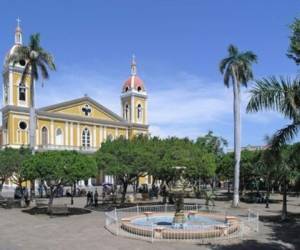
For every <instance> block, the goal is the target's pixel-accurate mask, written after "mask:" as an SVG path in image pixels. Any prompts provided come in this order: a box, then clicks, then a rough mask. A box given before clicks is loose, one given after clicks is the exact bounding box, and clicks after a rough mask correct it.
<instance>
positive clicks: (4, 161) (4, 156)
mask: <svg viewBox="0 0 300 250" xmlns="http://www.w3.org/2000/svg"><path fill="white" fill-rule="evenodd" d="M17 169H18V162H17V161H16V150H15V149H12V148H5V149H4V150H0V192H1V191H2V188H3V184H4V182H5V181H7V179H8V178H10V177H12V176H13V174H14V173H15V172H16V171H17Z"/></svg>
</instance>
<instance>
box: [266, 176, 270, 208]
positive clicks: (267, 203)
mask: <svg viewBox="0 0 300 250" xmlns="http://www.w3.org/2000/svg"><path fill="white" fill-rule="evenodd" d="M269 198H270V183H269V181H267V194H266V208H269Z"/></svg>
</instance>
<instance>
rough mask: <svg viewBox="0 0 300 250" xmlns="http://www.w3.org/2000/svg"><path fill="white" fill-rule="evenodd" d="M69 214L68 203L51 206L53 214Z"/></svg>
mask: <svg viewBox="0 0 300 250" xmlns="http://www.w3.org/2000/svg"><path fill="white" fill-rule="evenodd" d="M67 214H69V210H68V206H67V204H57V205H54V206H52V207H51V215H67Z"/></svg>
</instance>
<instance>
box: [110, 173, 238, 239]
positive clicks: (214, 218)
mask: <svg viewBox="0 0 300 250" xmlns="http://www.w3.org/2000/svg"><path fill="white" fill-rule="evenodd" d="M174 168H175V174H176V176H177V180H176V181H175V182H174V183H173V185H172V186H171V189H170V192H169V193H170V196H171V197H172V198H173V200H174V205H170V204H165V205H163V206H161V205H158V206H143V207H137V208H132V210H131V209H129V210H128V209H126V213H127V214H128V213H129V211H132V215H130V216H129V217H128V216H126V217H123V218H121V225H120V228H121V229H122V230H123V232H125V233H129V235H132V236H137V235H138V236H142V237H149V238H151V239H152V240H153V239H167V240H172V239H181V240H182V239H184V240H188V239H204V238H206V239H210V238H216V237H223V236H226V237H227V235H229V234H234V233H235V232H238V231H239V230H240V223H239V219H238V218H237V217H235V216H227V214H224V212H222V213H221V212H216V211H215V212H212V211H208V210H201V209H200V210H199V205H197V204H194V205H185V204H184V197H185V194H186V193H187V192H189V191H190V187H188V186H189V183H188V182H187V181H186V180H185V179H184V177H183V176H184V170H185V167H174ZM205 208H206V207H205ZM174 210H175V213H174ZM139 211H141V212H139ZM114 213H115V214H114V215H113V216H114V217H113V218H115V217H117V218H118V216H116V214H117V211H115V212H114ZM111 218H112V217H111ZM120 232H122V231H118V233H120Z"/></svg>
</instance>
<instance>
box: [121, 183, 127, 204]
mask: <svg viewBox="0 0 300 250" xmlns="http://www.w3.org/2000/svg"><path fill="white" fill-rule="evenodd" d="M127 186H128V182H123V190H122V199H121V204H124V203H125V199H126V193H127Z"/></svg>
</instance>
